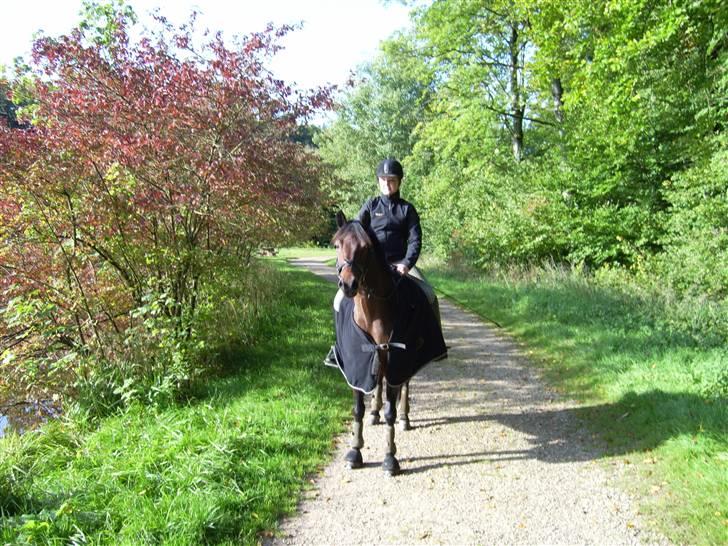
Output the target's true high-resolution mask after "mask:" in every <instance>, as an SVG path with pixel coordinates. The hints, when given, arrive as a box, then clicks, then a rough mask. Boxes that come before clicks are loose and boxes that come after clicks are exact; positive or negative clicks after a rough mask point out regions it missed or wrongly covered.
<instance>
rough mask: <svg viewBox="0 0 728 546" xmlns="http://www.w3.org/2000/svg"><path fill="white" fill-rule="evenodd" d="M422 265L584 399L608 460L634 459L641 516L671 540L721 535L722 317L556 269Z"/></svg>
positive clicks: (717, 540) (726, 476)
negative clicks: (467, 269)
mask: <svg viewBox="0 0 728 546" xmlns="http://www.w3.org/2000/svg"><path fill="white" fill-rule="evenodd" d="M427 275H428V278H429V279H430V281H431V282H433V284H434V285H435V286H436V287H437V289H438V290H440V291H441V292H442V293H443V294H445V295H447V296H449V297H450V298H452V299H453V300H454V301H456V302H458V303H460V304H461V305H462V306H464V307H466V308H469V309H471V310H473V311H475V312H476V313H478V314H479V315H480V316H482V317H484V318H487V319H489V320H492V321H496V322H497V323H499V324H501V325H502V326H503V327H504V329H505V330H506V331H508V332H510V333H511V334H513V335H514V336H515V337H516V338H518V339H520V340H521V341H523V342H524V343H525V345H526V346H527V350H528V353H529V354H530V356H532V357H533V359H534V360H535V361H536V362H537V363H538V364H539V366H540V367H541V368H542V369H543V371H544V375H545V377H546V378H547V380H548V381H549V382H550V384H551V385H552V386H555V387H556V388H557V389H559V390H561V391H562V392H563V393H564V394H566V395H568V396H570V397H574V398H576V399H578V400H580V401H581V402H582V403H583V405H582V408H581V409H580V410H579V414H580V417H582V418H583V419H584V420H585V422H586V423H587V424H588V426H590V427H591V429H592V430H593V431H594V432H595V433H596V434H597V435H598V436H599V437H600V438H601V439H602V440H603V442H604V444H605V446H606V453H607V454H608V456H609V457H611V458H612V459H610V460H612V461H615V460H616V461H618V462H619V464H622V463H629V464H630V466H631V467H632V468H634V471H633V472H630V473H628V475H629V476H630V479H632V480H633V483H632V484H631V486H633V487H634V488H635V492H636V493H637V494H638V495H639V496H640V497H641V498H642V499H643V503H642V507H641V508H642V510H643V511H644V512H645V513H646V514H647V517H648V521H652V522H654V523H655V524H656V525H657V526H658V527H659V528H660V529H661V530H662V531H663V532H664V533H665V534H666V535H667V536H668V537H669V538H671V539H672V540H674V541H676V542H680V543H687V544H728V404H727V400H726V395H727V393H726V383H727V382H728V377H727V372H726V370H728V348H726V344H727V342H728V337H726V328H725V326H726V323H728V315H725V314H721V313H720V312H716V310H715V308H712V307H710V306H708V305H707V304H706V303H705V302H702V303H701V302H697V303H695V304H694V305H692V306H691V305H688V304H687V303H685V302H683V303H682V304H681V303H679V302H670V301H669V300H668V299H667V298H661V297H660V294H659V293H655V292H646V291H644V290H640V289H638V288H637V287H629V286H622V287H621V288H620V287H619V286H614V285H610V284H608V283H596V282H593V281H589V280H586V279H585V278H584V277H583V276H582V275H580V274H578V273H572V272H560V271H557V270H554V269H552V270H550V271H548V270H544V271H540V272H538V273H537V274H530V275H515V276H514V275H508V274H500V275H492V276H485V275H478V274H474V273H471V274H463V273H457V272H455V271H454V270H453V269H452V268H447V267H442V266H437V265H433V266H432V267H430V268H428V269H427ZM723 310H725V308H723ZM718 311H720V309H718ZM635 478H637V479H635Z"/></svg>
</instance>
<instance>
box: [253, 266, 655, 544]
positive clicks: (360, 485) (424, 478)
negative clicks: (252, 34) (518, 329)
mask: <svg viewBox="0 0 728 546" xmlns="http://www.w3.org/2000/svg"><path fill="white" fill-rule="evenodd" d="M294 263H297V264H298V265H301V266H304V267H308V268H309V269H311V270H312V271H314V272H316V273H318V274H321V275H324V276H328V278H333V274H332V268H327V267H326V266H324V265H323V264H321V263H320V259H319V260H318V261H317V260H316V259H307V260H297V261H295V262H294ZM332 296H333V294H332ZM440 305H441V310H442V321H443V329H444V334H445V340H446V341H447V343H448V345H450V346H451V347H452V348H451V350H450V351H449V358H448V359H446V360H444V361H442V362H436V363H432V364H429V365H428V366H426V367H425V368H424V369H423V370H422V371H421V372H420V373H419V374H418V375H417V376H416V377H415V379H414V380H413V381H412V384H411V406H412V407H411V412H410V419H411V422H412V426H413V429H412V430H411V431H409V432H400V431H399V430H398V431H397V436H396V442H397V450H398V451H397V456H398V458H399V461H400V464H401V466H402V474H401V475H399V476H397V477H395V478H389V477H387V476H385V475H384V474H383V472H382V470H381V469H380V467H379V465H380V464H381V460H382V456H383V453H384V448H385V437H384V434H385V429H384V427H383V426H381V425H380V426H368V425H366V424H365V426H364V442H365V446H364V448H363V449H362V455H363V456H364V463H365V466H364V468H362V469H360V470H354V471H352V470H349V469H348V468H346V467H345V465H344V463H343V455H344V453H345V452H346V450H347V446H348V441H349V436H350V434H349V433H347V434H345V435H342V436H341V437H340V438H338V440H337V448H336V452H335V455H334V457H333V460H332V462H331V463H330V464H329V465H328V466H327V467H326V468H325V469H324V471H323V472H322V474H321V475H319V476H317V477H316V478H315V479H314V482H315V484H314V487H313V488H312V489H311V490H310V491H308V492H307V493H306V495H305V498H304V500H303V501H302V502H301V504H300V506H299V510H298V513H297V514H296V515H295V516H294V517H292V518H290V519H286V520H284V521H283V522H282V523H281V528H280V533H279V534H278V536H277V538H275V539H272V540H267V541H266V544H276V545H283V544H286V545H288V544H315V545H329V544H330V545H342V544H367V545H372V544H458V545H459V544H529V545H531V544H549V545H550V544H599V545H605V544H610V545H611V544H644V543H648V544H667V541H666V540H665V539H664V538H662V537H659V536H656V535H655V534H653V533H651V532H648V531H646V530H644V525H643V523H642V522H640V519H639V517H638V515H637V513H636V509H635V506H634V504H633V502H631V500H630V499H629V498H628V497H627V495H626V494H625V493H623V492H622V491H620V490H619V489H617V487H616V486H615V485H614V483H615V481H616V479H617V478H618V477H619V474H620V472H621V468H620V464H621V463H617V464H614V465H611V466H607V465H604V464H602V463H601V462H600V461H599V459H600V454H599V451H598V449H597V448H596V447H595V446H594V445H593V442H592V441H591V438H590V436H589V434H588V433H587V432H586V431H585V430H583V429H582V428H580V425H579V423H578V422H577V420H576V418H575V417H574V412H573V409H574V408H575V407H576V404H575V403H573V402H570V401H568V400H564V399H561V398H559V397H558V396H556V395H555V394H554V393H552V392H549V390H548V389H546V388H545V387H544V385H543V382H542V381H541V379H540V378H539V377H538V375H537V373H536V372H535V371H534V370H533V368H532V367H531V366H528V365H527V363H526V360H525V359H524V358H523V356H521V355H520V354H519V349H518V347H517V346H516V345H515V344H514V343H513V341H511V340H509V339H507V338H506V336H505V335H501V334H499V333H498V332H496V331H495V330H494V329H493V328H492V327H491V326H489V325H486V324H484V323H483V322H482V321H481V320H480V319H479V318H478V317H476V316H475V315H472V314H470V313H467V312H465V311H462V310H461V309H459V308H457V307H455V306H454V305H452V304H451V303H449V302H448V301H446V300H445V301H441V302H440ZM321 356H323V355H321ZM321 371H322V373H337V372H336V370H334V369H324V367H323V366H322V370H321ZM342 381H343V378H342Z"/></svg>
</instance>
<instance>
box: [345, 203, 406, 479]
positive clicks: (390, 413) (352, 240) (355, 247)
mask: <svg viewBox="0 0 728 546" xmlns="http://www.w3.org/2000/svg"><path fill="white" fill-rule="evenodd" d="M336 224H337V226H338V230H337V232H336V234H335V235H334V237H333V239H332V243H333V245H334V248H335V249H336V264H337V266H336V268H337V273H338V284H339V288H341V290H342V291H343V293H344V296H346V297H347V298H353V301H354V313H353V315H354V322H355V323H356V325H357V326H358V327H359V328H360V329H361V330H362V331H364V332H366V334H367V335H368V336H369V337H370V338H371V339H372V341H373V342H374V345H375V346H376V349H375V350H376V352H377V355H376V358H377V359H378V366H376V392H375V394H374V396H373V397H372V408H371V410H372V411H371V418H370V423H371V424H377V423H378V422H379V410H380V409H381V408H382V392H383V391H384V393H385V398H386V402H387V404H386V406H385V408H384V420H385V423H386V439H387V447H386V452H385V454H384V460H383V462H382V469H383V470H384V471H385V472H386V473H387V474H389V475H391V476H394V475H396V474H399V472H400V466H399V462H398V461H397V458H396V457H395V454H396V453H397V447H396V445H395V441H394V428H395V423H396V421H397V413H398V411H397V410H398V408H397V401H398V400H399V402H400V406H399V415H400V428H401V429H402V430H408V429H409V415H408V414H409V381H406V382H405V383H403V384H402V385H399V386H392V385H389V384H387V382H386V380H385V379H384V377H385V375H386V372H387V365H388V362H389V349H390V347H389V344H390V340H391V335H392V331H393V327H394V320H395V311H396V310H395V309H394V301H393V298H392V296H393V294H394V292H395V290H396V284H395V280H394V278H393V275H392V272H391V269H390V266H389V265H388V264H387V262H386V260H385V259H384V255H383V253H382V252H381V251H380V249H379V247H378V244H377V241H376V239H375V238H373V237H372V236H370V235H369V234H368V233H367V231H366V230H365V229H364V227H363V226H362V225H361V224H360V223H359V222H357V221H352V222H347V220H346V217H345V216H344V214H343V213H342V212H339V213H337V215H336ZM383 383H384V386H383ZM352 393H353V395H354V409H353V412H352V413H353V416H354V422H353V438H352V441H351V444H350V449H349V451H348V452H347V454H346V456H345V461H346V463H347V464H348V466H349V468H352V469H356V468H361V467H362V466H363V465H364V463H363V460H362V455H361V448H362V447H363V446H364V438H363V419H364V413H365V404H364V392H362V391H361V390H358V389H355V388H352Z"/></svg>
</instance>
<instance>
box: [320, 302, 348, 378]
mask: <svg viewBox="0 0 728 546" xmlns="http://www.w3.org/2000/svg"><path fill="white" fill-rule="evenodd" d="M343 299H344V292H343V291H342V290H341V288H339V290H338V291H337V292H336V296H334V312H336V313H338V312H339V308H340V306H341V300H343ZM324 364H326V365H327V366H334V367H336V366H338V364H337V363H336V355H335V354H334V346H333V345H332V346H331V349H329V353H328V354H327V355H326V358H324Z"/></svg>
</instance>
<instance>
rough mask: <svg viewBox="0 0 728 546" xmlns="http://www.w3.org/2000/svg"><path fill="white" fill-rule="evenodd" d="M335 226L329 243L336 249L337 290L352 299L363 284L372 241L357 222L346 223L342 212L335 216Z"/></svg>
mask: <svg viewBox="0 0 728 546" xmlns="http://www.w3.org/2000/svg"><path fill="white" fill-rule="evenodd" d="M336 224H337V225H338V226H339V229H338V231H337V232H336V233H335V234H334V237H333V239H332V240H331V242H332V243H333V245H334V248H335V249H336V270H337V272H338V275H339V288H341V289H342V291H343V292H344V295H345V296H346V297H348V298H353V297H354V296H356V294H357V292H358V291H359V289H360V288H361V287H362V285H363V284H364V283H365V280H364V278H365V276H366V274H367V270H368V268H369V265H370V263H371V262H370V259H371V253H372V252H373V251H372V239H371V238H370V237H369V235H368V234H367V232H366V230H365V229H364V227H363V226H362V225H361V224H360V223H359V222H357V221H352V222H347V221H346V217H345V216H344V213H343V212H338V213H337V214H336Z"/></svg>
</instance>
